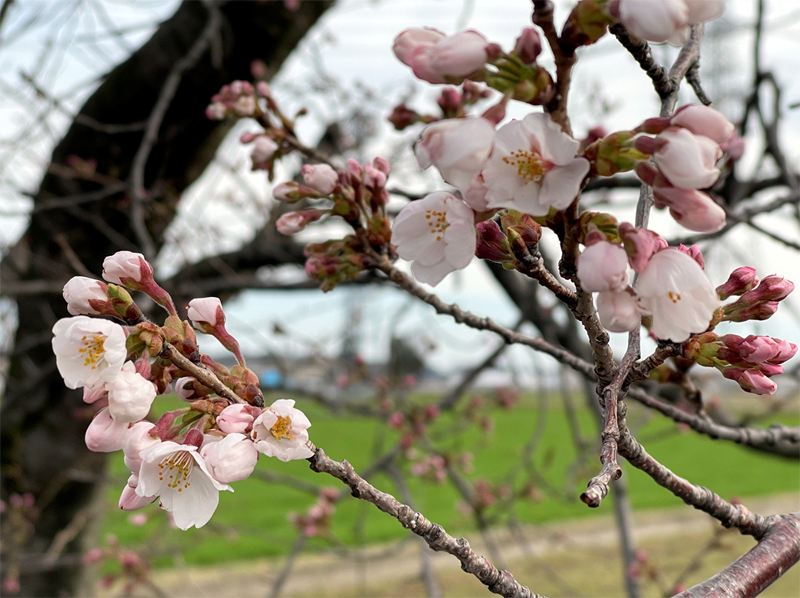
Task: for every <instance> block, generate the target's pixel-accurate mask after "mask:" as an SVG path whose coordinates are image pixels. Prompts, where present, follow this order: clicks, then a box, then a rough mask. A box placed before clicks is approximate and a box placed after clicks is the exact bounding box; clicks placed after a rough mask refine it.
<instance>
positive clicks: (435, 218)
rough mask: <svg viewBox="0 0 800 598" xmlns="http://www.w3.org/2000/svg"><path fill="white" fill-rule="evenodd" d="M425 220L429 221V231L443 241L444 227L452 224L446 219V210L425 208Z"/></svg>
mask: <svg viewBox="0 0 800 598" xmlns="http://www.w3.org/2000/svg"><path fill="white" fill-rule="evenodd" d="M425 220H426V221H427V223H428V232H429V233H430V234H432V235H436V240H437V241H441V240H442V235H443V234H444V229H446V228H447V227H448V226H450V225H449V224H448V223H447V220H446V219H445V212H439V211H437V210H425Z"/></svg>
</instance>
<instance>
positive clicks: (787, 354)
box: [769, 338, 797, 363]
mask: <svg viewBox="0 0 800 598" xmlns="http://www.w3.org/2000/svg"><path fill="white" fill-rule="evenodd" d="M772 340H774V341H775V342H777V343H778V353H777V355H775V356H774V357H773V358H772V359H770V360H769V362H770V363H785V362H787V361H789V360H790V359H791V358H792V357H794V356H795V355H796V354H797V345H795V344H794V343H790V342H789V341H784V340H781V339H778V338H775V339H772Z"/></svg>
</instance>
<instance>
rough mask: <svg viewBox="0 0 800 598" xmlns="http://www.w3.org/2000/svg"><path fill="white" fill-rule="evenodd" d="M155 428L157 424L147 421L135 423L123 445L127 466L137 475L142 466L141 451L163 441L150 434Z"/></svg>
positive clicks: (134, 485)
mask: <svg viewBox="0 0 800 598" xmlns="http://www.w3.org/2000/svg"><path fill="white" fill-rule="evenodd" d="M153 428H155V424H153V423H151V422H147V421H144V422H138V423H135V424H133V425H132V426H131V427H130V429H129V432H128V436H127V439H126V441H125V445H124V446H123V447H122V453H123V455H124V457H123V462H124V463H125V467H127V468H128V469H129V470H130V472H131V473H133V474H136V475H137V476H138V475H139V470H140V469H141V467H142V458H141V456H140V455H141V452H142V451H143V450H145V449H149V448H150V447H152V446H155V445H157V444H159V443H160V442H161V440H159V439H158V438H155V437H153V436H152V435H151V434H150V432H151V431H152V430H153ZM133 487H134V488H135V487H136V484H133Z"/></svg>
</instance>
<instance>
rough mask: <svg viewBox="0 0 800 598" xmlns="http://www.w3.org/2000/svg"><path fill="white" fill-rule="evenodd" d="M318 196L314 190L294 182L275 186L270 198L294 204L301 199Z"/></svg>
mask: <svg viewBox="0 0 800 598" xmlns="http://www.w3.org/2000/svg"><path fill="white" fill-rule="evenodd" d="M319 196H320V194H319V192H317V191H316V190H315V189H311V188H310V187H306V186H304V185H301V184H299V183H296V182H295V181H289V182H287V183H280V184H279V185H275V187H273V189H272V197H274V198H275V199H277V200H278V201H282V202H284V203H295V202H298V201H300V200H301V199H306V198H309V197H314V198H316V197H319Z"/></svg>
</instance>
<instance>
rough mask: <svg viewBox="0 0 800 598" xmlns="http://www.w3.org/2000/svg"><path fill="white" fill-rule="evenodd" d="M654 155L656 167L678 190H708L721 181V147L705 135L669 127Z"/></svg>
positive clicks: (663, 132) (663, 133)
mask: <svg viewBox="0 0 800 598" xmlns="http://www.w3.org/2000/svg"><path fill="white" fill-rule="evenodd" d="M655 147H656V150H655V153H654V154H653V159H654V160H655V163H656V166H658V169H659V170H660V171H661V173H662V174H663V175H664V176H665V177H666V178H667V180H668V181H669V182H670V183H672V184H673V185H674V186H675V187H680V188H682V189H705V188H707V187H711V185H713V184H714V183H716V182H717V179H719V174H720V173H719V169H718V168H717V167H716V164H717V160H719V158H720V157H721V156H722V150H721V149H720V147H719V145H718V144H717V143H716V142H715V141H714V140H713V139H710V138H708V137H706V136H705V135H694V134H693V133H691V132H690V131H689V130H688V129H683V128H680V127H668V128H667V129H665V130H664V131H662V132H661V133H660V134H659V135H658V137H656V145H655Z"/></svg>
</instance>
